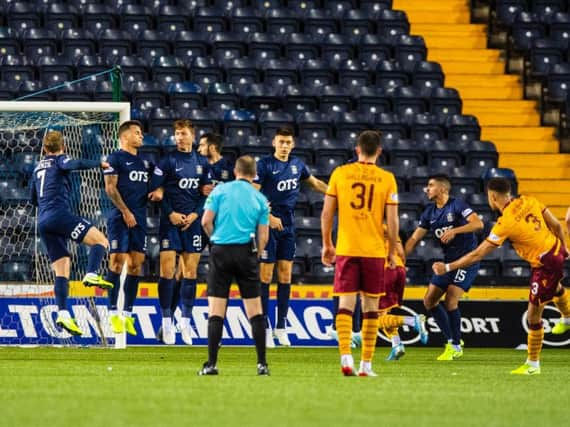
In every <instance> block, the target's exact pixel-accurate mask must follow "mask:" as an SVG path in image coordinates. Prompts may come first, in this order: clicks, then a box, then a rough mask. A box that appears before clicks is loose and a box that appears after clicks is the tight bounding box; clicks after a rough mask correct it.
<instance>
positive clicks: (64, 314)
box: [57, 310, 71, 319]
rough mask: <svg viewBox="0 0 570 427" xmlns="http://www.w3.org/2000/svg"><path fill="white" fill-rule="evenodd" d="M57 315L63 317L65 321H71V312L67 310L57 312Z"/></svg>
mask: <svg viewBox="0 0 570 427" xmlns="http://www.w3.org/2000/svg"><path fill="white" fill-rule="evenodd" d="M57 315H58V316H59V317H63V318H64V319H71V314H69V311H67V310H59V311H58V312H57Z"/></svg>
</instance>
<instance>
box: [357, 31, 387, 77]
mask: <svg viewBox="0 0 570 427" xmlns="http://www.w3.org/2000/svg"><path fill="white" fill-rule="evenodd" d="M391 50H392V43H391V42H390V40H389V39H388V38H386V37H381V36H378V35H376V34H364V35H363V36H362V38H361V39H360V42H359V44H358V59H359V60H361V61H362V62H364V63H366V65H367V66H368V67H369V68H370V69H371V70H374V69H376V65H378V62H380V61H387V60H389V59H390V58H391V56H392V52H391Z"/></svg>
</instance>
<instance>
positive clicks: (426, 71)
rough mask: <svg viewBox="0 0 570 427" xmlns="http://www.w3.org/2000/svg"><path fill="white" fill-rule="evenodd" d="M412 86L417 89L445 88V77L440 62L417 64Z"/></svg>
mask: <svg viewBox="0 0 570 427" xmlns="http://www.w3.org/2000/svg"><path fill="white" fill-rule="evenodd" d="M412 84H413V86H415V87H417V88H424V87H428V88H436V87H439V88H441V87H443V86H444V84H445V76H444V74H443V69H442V68H441V65H440V64H439V62H433V61H418V62H416V64H415V66H414V69H413V72H412Z"/></svg>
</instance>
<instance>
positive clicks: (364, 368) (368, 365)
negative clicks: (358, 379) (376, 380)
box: [360, 360, 372, 371]
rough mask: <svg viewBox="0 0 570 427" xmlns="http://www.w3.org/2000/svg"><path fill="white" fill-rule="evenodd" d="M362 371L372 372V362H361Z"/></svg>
mask: <svg viewBox="0 0 570 427" xmlns="http://www.w3.org/2000/svg"><path fill="white" fill-rule="evenodd" d="M360 370H361V371H371V370H372V362H365V361H364V360H361V361H360Z"/></svg>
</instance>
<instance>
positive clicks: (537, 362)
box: [525, 359, 540, 368]
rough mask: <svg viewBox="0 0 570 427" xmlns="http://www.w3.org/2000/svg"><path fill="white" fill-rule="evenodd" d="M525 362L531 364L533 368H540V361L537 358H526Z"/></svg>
mask: <svg viewBox="0 0 570 427" xmlns="http://www.w3.org/2000/svg"><path fill="white" fill-rule="evenodd" d="M525 363H526V364H527V365H529V366H532V367H533V368H540V361H539V360H528V359H526V362H525Z"/></svg>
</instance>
